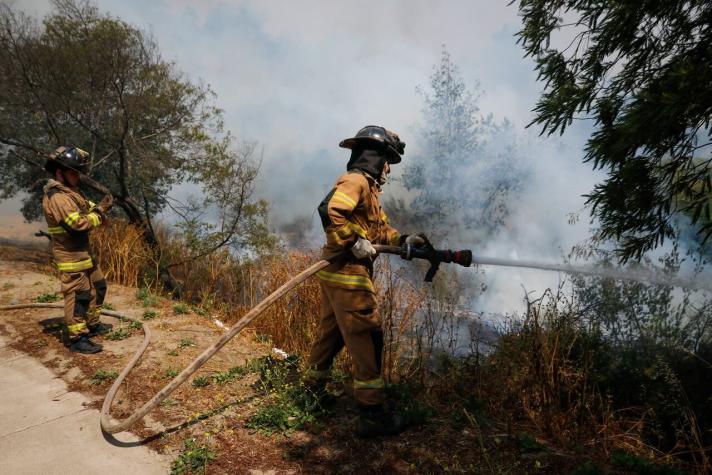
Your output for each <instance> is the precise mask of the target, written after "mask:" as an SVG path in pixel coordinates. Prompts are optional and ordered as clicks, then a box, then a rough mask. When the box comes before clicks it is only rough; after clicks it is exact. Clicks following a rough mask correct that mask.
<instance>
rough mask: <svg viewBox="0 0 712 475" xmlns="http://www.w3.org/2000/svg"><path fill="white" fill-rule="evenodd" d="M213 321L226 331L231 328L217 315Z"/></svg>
mask: <svg viewBox="0 0 712 475" xmlns="http://www.w3.org/2000/svg"><path fill="white" fill-rule="evenodd" d="M213 323H214V324H215V325H216V326H217V327H218V328H220V329H221V330H222V331H224V332H226V331H228V330H229V328H228V326H227V325H225V324H224V323H223V322H221V321H220V320H218V319H217V317H213Z"/></svg>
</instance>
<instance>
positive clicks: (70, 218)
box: [64, 211, 79, 226]
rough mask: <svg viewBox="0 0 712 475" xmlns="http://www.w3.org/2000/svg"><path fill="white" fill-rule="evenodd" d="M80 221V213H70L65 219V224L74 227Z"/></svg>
mask: <svg viewBox="0 0 712 475" xmlns="http://www.w3.org/2000/svg"><path fill="white" fill-rule="evenodd" d="M77 221H79V212H78V211H74V212H73V213H69V214H68V215H67V217H66V218H64V222H65V223H67V224H68V225H70V226H72V225H73V224H74V223H76V222H77Z"/></svg>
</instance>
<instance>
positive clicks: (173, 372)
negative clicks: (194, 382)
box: [163, 366, 180, 379]
mask: <svg viewBox="0 0 712 475" xmlns="http://www.w3.org/2000/svg"><path fill="white" fill-rule="evenodd" d="M179 374H180V370H178V369H175V368H171V367H170V366H169V367H168V368H166V370H165V371H164V372H163V375H164V376H165V377H166V378H168V379H173V378H175V377H176V376H178V375H179Z"/></svg>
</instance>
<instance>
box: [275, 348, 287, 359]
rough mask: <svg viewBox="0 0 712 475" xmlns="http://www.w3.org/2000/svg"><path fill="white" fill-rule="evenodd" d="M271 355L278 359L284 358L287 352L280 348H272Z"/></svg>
mask: <svg viewBox="0 0 712 475" xmlns="http://www.w3.org/2000/svg"><path fill="white" fill-rule="evenodd" d="M272 355H273V356H274V357H275V358H276V359H278V360H286V359H287V358H289V353H287V352H286V351H284V350H282V349H280V348H272Z"/></svg>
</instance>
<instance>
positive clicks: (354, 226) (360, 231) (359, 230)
mask: <svg viewBox="0 0 712 475" xmlns="http://www.w3.org/2000/svg"><path fill="white" fill-rule="evenodd" d="M348 226H349V227H350V228H351V229H353V230H354V232H355V233H356V234H358V235H359V236H361V237H362V238H364V239H368V237H366V231H364V229H363V228H362V227H361V226H359V225H358V224H356V223H352V222H350V221H349V223H348Z"/></svg>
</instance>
